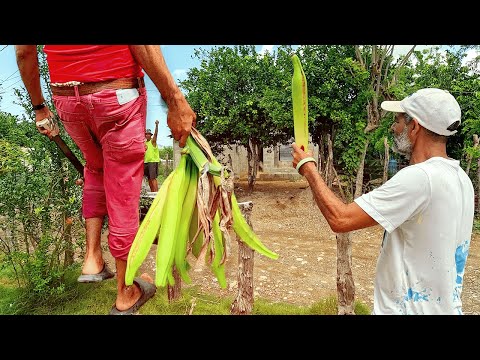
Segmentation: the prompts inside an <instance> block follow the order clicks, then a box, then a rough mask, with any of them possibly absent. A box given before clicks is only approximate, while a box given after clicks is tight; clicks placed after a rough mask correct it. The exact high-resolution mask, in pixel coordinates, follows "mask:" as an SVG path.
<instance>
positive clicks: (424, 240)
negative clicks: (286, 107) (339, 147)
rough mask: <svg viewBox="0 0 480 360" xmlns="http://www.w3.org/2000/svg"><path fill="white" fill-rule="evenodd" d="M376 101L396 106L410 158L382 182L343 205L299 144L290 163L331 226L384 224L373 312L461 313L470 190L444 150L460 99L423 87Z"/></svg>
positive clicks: (403, 149) (397, 143) (402, 147)
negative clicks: (398, 98) (394, 98)
mask: <svg viewBox="0 0 480 360" xmlns="http://www.w3.org/2000/svg"><path fill="white" fill-rule="evenodd" d="M381 107H382V109H384V110H386V111H391V112H394V113H395V122H394V123H393V125H392V131H393V133H394V144H393V147H392V148H393V150H394V151H396V152H398V153H400V154H403V155H405V156H406V157H407V158H408V159H410V166H408V167H405V168H404V169H402V170H400V171H398V172H397V173H396V174H395V175H394V176H393V177H392V178H391V179H390V180H388V181H387V182H386V183H385V184H383V185H382V186H380V187H378V188H377V189H375V190H373V191H371V192H369V193H367V194H364V195H362V196H361V197H359V198H357V199H355V201H354V202H352V203H349V204H345V203H343V202H342V201H341V200H340V199H339V198H338V197H336V195H335V194H334V193H333V192H332V191H331V190H330V189H329V188H328V187H327V186H326V184H325V182H324V181H323V179H322V178H321V176H320V174H319V173H318V171H317V168H316V166H315V164H314V159H313V158H311V154H309V153H305V152H304V151H302V150H301V149H300V148H299V147H298V146H297V145H296V144H293V145H292V147H293V155H294V159H293V166H294V167H296V168H297V170H298V171H299V172H300V174H302V175H303V176H305V178H306V179H307V180H308V182H309V184H310V187H311V189H312V192H313V194H314V197H315V200H316V202H317V204H318V207H319V208H320V210H321V211H322V213H323V215H324V216H325V218H326V220H327V221H328V223H329V225H330V227H331V228H332V230H333V231H335V232H339V233H342V232H348V231H352V230H357V229H362V228H366V227H369V226H373V225H377V224H380V225H381V226H382V227H383V228H384V229H385V232H384V236H383V241H382V245H381V250H380V255H379V258H378V262H377V270H376V278H375V288H374V306H373V314H462V301H461V293H462V286H463V276H464V271H465V264H466V260H467V256H468V250H469V246H470V239H471V236H472V226H473V217H474V191H473V186H472V182H471V181H470V178H469V177H468V176H467V174H466V173H465V171H463V169H462V168H461V167H460V162H459V161H458V160H454V159H451V158H449V157H448V155H447V149H446V144H447V137H448V136H450V135H453V134H455V133H456V132H457V128H458V126H459V125H460V122H461V111H460V106H459V105H458V103H457V101H456V100H455V98H454V97H453V96H452V95H451V94H450V93H449V92H448V91H445V90H440V89H434V88H426V89H421V90H419V91H417V92H415V93H414V94H412V95H410V96H408V97H406V98H405V99H403V100H402V101H384V102H383V103H382V104H381ZM309 158H311V160H308V159H309ZM298 165H300V166H298Z"/></svg>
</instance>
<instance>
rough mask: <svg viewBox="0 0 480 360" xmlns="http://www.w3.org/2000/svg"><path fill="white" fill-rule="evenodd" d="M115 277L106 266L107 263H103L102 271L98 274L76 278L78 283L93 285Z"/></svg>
mask: <svg viewBox="0 0 480 360" xmlns="http://www.w3.org/2000/svg"><path fill="white" fill-rule="evenodd" d="M114 276H115V273H113V272H112V271H111V270H110V269H109V268H108V266H107V263H103V269H102V271H100V272H99V273H98V274H82V275H80V276H79V277H78V279H77V281H78V282H80V283H94V282H100V281H103V280H107V279H111V278H113V277H114Z"/></svg>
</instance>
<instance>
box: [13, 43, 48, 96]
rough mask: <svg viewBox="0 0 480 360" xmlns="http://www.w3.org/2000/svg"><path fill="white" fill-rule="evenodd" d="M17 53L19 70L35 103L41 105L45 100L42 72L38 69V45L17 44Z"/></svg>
mask: <svg viewBox="0 0 480 360" xmlns="http://www.w3.org/2000/svg"><path fill="white" fill-rule="evenodd" d="M15 55H16V59H17V65H18V70H19V71H20V76H21V77H22V81H23V83H24V84H25V87H26V89H27V91H28V94H29V95H30V100H31V102H32V104H33V105H39V104H41V103H42V102H43V101H44V98H43V95H42V88H41V86H40V72H39V69H38V57H37V46H36V45H15Z"/></svg>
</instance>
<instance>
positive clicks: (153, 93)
mask: <svg viewBox="0 0 480 360" xmlns="http://www.w3.org/2000/svg"><path fill="white" fill-rule="evenodd" d="M214 46H220V45H162V46H161V49H162V53H163V56H164V58H165V61H166V63H167V66H168V68H169V70H170V72H171V74H172V76H173V78H174V79H175V81H176V82H177V83H178V82H179V81H181V80H184V79H186V76H187V71H188V70H189V69H190V68H193V67H197V66H199V60H198V59H194V58H193V54H194V50H195V49H198V48H202V49H206V50H209V49H211V48H212V47H214ZM411 46H412V45H397V46H396V47H395V52H394V54H395V55H397V56H398V55H400V54H405V53H406V52H407V51H408V50H409V49H410V48H411ZM255 47H256V50H257V52H259V53H264V52H265V51H269V52H271V51H272V50H275V49H274V48H275V45H255ZM426 47H428V45H420V46H417V47H416V50H421V49H424V48H426ZM145 83H146V88H147V96H148V105H147V128H149V129H152V131H153V130H154V129H155V120H157V119H158V120H159V126H158V138H157V143H158V144H159V145H161V146H171V145H172V138H170V137H169V135H170V129H169V128H168V126H167V108H166V105H165V103H164V101H163V100H162V99H161V97H160V93H159V92H158V90H157V88H156V87H155V85H154V84H153V82H152V81H151V80H150V79H149V78H148V76H147V75H146V76H145ZM0 84H1V86H0V97H1V100H0V111H4V112H8V113H11V114H13V115H20V114H23V113H24V111H23V108H22V107H20V106H18V105H15V104H14V103H13V101H16V97H15V94H14V92H13V90H14V89H15V88H21V87H23V83H22V80H21V78H20V73H19V72H18V67H17V63H16V60H15V49H14V46H13V45H0Z"/></svg>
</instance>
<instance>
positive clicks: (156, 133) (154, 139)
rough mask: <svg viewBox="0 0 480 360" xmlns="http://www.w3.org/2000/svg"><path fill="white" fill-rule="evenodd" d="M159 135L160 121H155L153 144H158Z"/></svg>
mask: <svg viewBox="0 0 480 360" xmlns="http://www.w3.org/2000/svg"><path fill="white" fill-rule="evenodd" d="M157 136H158V123H157V122H155V131H154V132H153V137H152V144H153V146H157Z"/></svg>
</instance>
